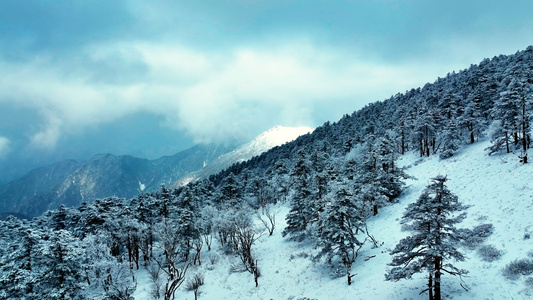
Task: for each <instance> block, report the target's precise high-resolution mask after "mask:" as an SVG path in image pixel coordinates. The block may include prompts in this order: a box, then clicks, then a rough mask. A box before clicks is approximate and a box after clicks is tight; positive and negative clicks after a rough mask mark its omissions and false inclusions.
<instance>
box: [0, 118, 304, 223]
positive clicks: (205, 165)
mask: <svg viewBox="0 0 533 300" xmlns="http://www.w3.org/2000/svg"><path fill="white" fill-rule="evenodd" d="M312 130H313V129H312V128H310V127H294V128H293V127H282V126H276V127H274V128H272V129H270V130H268V131H266V132H264V133H262V134H261V135H259V136H258V137H257V138H255V139H254V140H252V141H250V142H248V143H244V144H237V143H235V144H208V145H197V146H194V147H192V148H190V149H187V150H184V151H181V152H178V153H177V154H174V155H170V156H163V157H160V158H157V159H152V160H148V159H144V158H138V157H134V156H130V155H118V156H117V155H112V154H99V155H95V156H93V157H92V158H91V159H89V160H87V161H76V160H65V161H60V162H58V163H54V164H51V165H49V166H46V167H41V168H38V169H35V170H33V171H31V172H29V173H28V174H26V175H24V176H23V177H21V178H20V179H17V180H15V181H13V182H10V183H7V184H5V185H3V186H0V212H11V213H19V214H22V215H25V216H30V217H33V216H38V215H40V214H41V213H43V212H44V211H46V210H49V209H55V208H57V207H59V205H62V204H63V205H66V206H75V205H79V204H80V203H82V202H92V201H93V200H95V199H98V198H105V197H111V196H114V197H120V198H132V197H134V196H136V195H138V194H139V193H142V192H153V191H157V190H159V189H160V188H161V185H162V184H164V185H167V186H175V185H179V184H181V183H183V182H184V181H185V180H188V181H191V180H198V179H201V178H206V177H207V176H209V175H213V174H216V173H218V172H220V171H222V170H224V169H225V168H227V167H229V166H231V165H232V164H234V163H238V162H244V161H246V160H248V159H250V158H252V157H253V156H256V155H259V154H261V153H263V152H265V151H267V150H269V149H270V148H272V147H275V146H279V145H282V144H284V143H286V142H290V141H292V140H294V139H295V138H297V137H298V136H300V135H302V134H306V133H309V132H312Z"/></svg>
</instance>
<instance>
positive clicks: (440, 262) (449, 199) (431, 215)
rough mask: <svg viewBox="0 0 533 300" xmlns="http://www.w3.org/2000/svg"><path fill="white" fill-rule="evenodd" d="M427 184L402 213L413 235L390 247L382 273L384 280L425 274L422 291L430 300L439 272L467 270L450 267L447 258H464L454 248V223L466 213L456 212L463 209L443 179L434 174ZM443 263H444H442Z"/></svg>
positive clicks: (434, 298) (436, 298)
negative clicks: (386, 266)
mask: <svg viewBox="0 0 533 300" xmlns="http://www.w3.org/2000/svg"><path fill="white" fill-rule="evenodd" d="M432 180H433V183H431V184H430V185H429V186H427V188H426V190H424V192H423V193H422V195H421V196H420V198H418V200H417V201H416V202H415V203H412V204H409V205H408V206H407V209H406V211H405V213H404V215H403V219H404V220H405V222H407V223H408V224H407V226H406V228H407V229H409V230H411V231H413V235H411V236H408V237H406V238H404V239H402V240H401V241H400V242H399V243H398V244H397V245H396V247H395V248H394V250H392V252H391V255H394V257H393V259H392V262H391V263H390V265H391V266H393V268H392V269H390V270H389V271H388V272H387V274H386V275H385V279H386V280H392V281H398V280H400V279H405V278H411V276H413V275H414V274H415V273H419V272H427V273H428V286H427V288H426V289H424V290H423V291H422V292H421V293H423V292H426V291H427V292H428V293H429V299H430V300H440V299H441V275H442V274H443V273H447V274H450V275H462V274H465V273H467V271H466V270H461V269H458V268H456V267H454V266H453V265H452V264H451V263H449V260H451V259H454V260H456V261H462V260H464V256H463V254H462V253H461V252H459V250H457V242H458V241H459V233H458V230H457V228H456V227H455V224H457V223H459V222H461V221H462V220H463V219H464V218H465V217H466V214H465V213H462V214H460V215H458V216H455V214H456V213H458V212H460V211H463V210H465V209H466V207H465V206H464V205H462V204H461V203H459V202H458V199H457V196H455V195H454V194H452V193H451V192H450V191H449V190H448V188H447V187H446V185H445V182H446V181H447V178H446V177H444V176H437V177H435V178H433V179H432ZM445 262H446V263H445Z"/></svg>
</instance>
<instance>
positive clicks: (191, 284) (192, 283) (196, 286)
mask: <svg viewBox="0 0 533 300" xmlns="http://www.w3.org/2000/svg"><path fill="white" fill-rule="evenodd" d="M202 285H204V276H203V275H202V274H195V275H194V277H193V278H191V279H190V280H189V281H188V282H187V286H185V289H186V290H187V291H193V292H194V300H198V295H199V294H200V286H202Z"/></svg>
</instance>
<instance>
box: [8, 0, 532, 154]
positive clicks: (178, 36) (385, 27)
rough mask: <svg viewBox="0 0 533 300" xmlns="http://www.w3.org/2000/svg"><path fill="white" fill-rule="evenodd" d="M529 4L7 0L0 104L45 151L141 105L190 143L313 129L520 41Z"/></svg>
mask: <svg viewBox="0 0 533 300" xmlns="http://www.w3.org/2000/svg"><path fill="white" fill-rule="evenodd" d="M532 9H533V2H530V1H511V2H510V3H506V5H504V6H502V5H501V3H500V2H499V1H483V2H481V1H480V2H479V3H478V2H464V1H454V0H449V1H432V2H428V1H421V0H416V1H409V2H407V3H396V2H394V1H372V2H364V1H335V2H331V1H319V0H310V1H306V2H305V3H304V2H301V1H281V0H279V1H278V0H272V1H260V2H257V1H235V2H231V3H226V2H220V1H207V0H205V1H200V0H199V1H179V2H176V1H150V2H145V1H136V0H131V1H127V0H121V1H113V2H112V3H111V2H109V1H103V0H95V1H91V2H85V1H75V2H63V1H62V2H56V1H39V2H32V3H27V2H26V1H20V0H5V1H2V3H0V19H2V20H3V22H2V23H1V24H0V43H1V44H2V47H0V104H4V105H12V106H17V107H22V108H23V109H24V110H31V111H33V112H37V114H38V116H39V118H36V120H34V121H33V122H34V124H32V125H31V126H29V127H28V128H29V129H27V131H26V132H24V133H22V135H23V136H25V138H26V139H27V141H28V143H29V144H30V145H31V146H33V147H35V148H36V149H45V150H49V151H54V149H55V147H56V145H58V143H60V142H61V140H62V139H65V137H69V136H79V135H82V134H83V133H84V132H85V131H86V130H87V129H88V128H94V127H97V126H105V125H106V124H110V123H111V122H113V121H115V120H119V119H121V118H124V117H127V116H134V115H135V114H138V113H148V114H151V115H156V116H159V118H160V120H161V126H162V130H176V131H179V132H185V133H186V134H187V135H188V136H189V137H190V138H191V139H194V140H195V141H196V142H212V141H224V140H227V139H241V138H249V137H251V136H254V135H256V134H258V133H260V132H261V131H263V130H266V129H268V128H270V127H272V126H274V125H277V124H282V125H287V126H298V125H307V126H317V125H320V124H322V123H323V122H325V121H328V120H329V121H336V120H337V119H338V118H340V117H341V116H342V114H345V113H351V112H353V111H354V110H356V109H359V108H361V107H362V106H364V105H365V104H367V103H369V102H373V101H378V100H383V99H385V98H387V97H389V96H391V95H393V94H396V93H398V92H403V91H405V90H407V89H410V88H416V87H419V86H422V85H424V84H425V83H426V82H431V81H433V80H435V79H436V78H437V77H438V76H441V77H442V76H445V75H446V73H447V72H450V71H452V70H456V71H457V70H459V69H463V68H466V67H468V66H469V65H470V64H471V63H477V62H479V61H481V60H482V59H483V58H485V57H491V56H493V55H497V54H500V53H506V54H510V53H513V52H514V51H517V50H519V49H524V48H525V47H526V46H527V44H528V43H529V42H528V41H531V40H533V29H532V28H533V19H531V18H530V14H529V12H530V11H531V10H532ZM0 113H1V112H0ZM0 119H1V118H0ZM1 123H2V121H1V120H0V130H2V126H4V125H5V124H1ZM4 127H8V126H7V125H5V126H4Z"/></svg>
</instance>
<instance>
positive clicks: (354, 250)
mask: <svg viewBox="0 0 533 300" xmlns="http://www.w3.org/2000/svg"><path fill="white" fill-rule="evenodd" d="M364 224H365V220H364V218H363V217H362V214H361V213H360V212H359V210H358V208H357V207H356V205H355V202H354V199H353V195H351V194H349V193H348V192H347V191H346V189H344V188H342V187H341V188H339V190H338V191H337V192H336V193H335V196H334V198H333V199H332V201H331V203H330V204H329V205H328V206H327V207H326V209H325V211H324V213H323V214H322V217H321V220H320V222H319V232H320V236H319V239H318V245H319V247H321V248H322V250H321V251H320V253H319V255H318V256H319V257H322V256H327V257H328V260H331V259H332V258H334V257H336V258H338V259H339V261H340V262H341V263H342V265H344V267H345V268H346V277H347V280H348V285H351V284H352V277H353V275H352V274H351V269H352V264H353V262H354V261H355V259H356V258H357V255H358V252H359V249H361V247H362V246H363V243H364V241H363V242H361V241H360V240H359V239H358V238H357V236H356V232H358V231H359V229H362V228H364V226H365V225H364Z"/></svg>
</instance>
